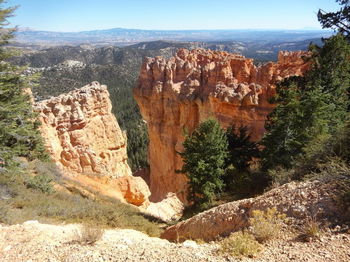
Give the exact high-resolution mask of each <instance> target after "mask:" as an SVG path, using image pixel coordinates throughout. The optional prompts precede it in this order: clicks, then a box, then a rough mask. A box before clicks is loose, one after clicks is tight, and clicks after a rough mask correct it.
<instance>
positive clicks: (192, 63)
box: [134, 49, 308, 201]
mask: <svg viewBox="0 0 350 262" xmlns="http://www.w3.org/2000/svg"><path fill="white" fill-rule="evenodd" d="M305 55H307V53H306V52H292V53H291V52H280V54H279V57H278V62H277V63H273V62H270V63H267V64H265V65H263V66H261V67H256V66H255V65H254V64H253V60H252V59H247V58H244V57H243V56H240V55H237V54H230V53H227V52H216V51H209V50H202V49H197V50H192V51H188V50H186V49H180V50H179V51H178V53H177V55H176V56H175V57H173V58H171V59H169V60H165V59H163V58H162V57H156V58H147V59H146V61H145V62H144V63H143V65H142V68H141V72H140V77H139V82H138V85H137V87H136V88H135V89H134V96H135V99H136V100H137V102H138V104H139V106H140V109H141V113H142V116H143V117H144V119H145V120H146V121H147V124H148V132H149V137H150V145H149V161H150V168H151V170H150V172H151V173H150V187H151V192H152V196H151V197H152V199H153V200H156V201H158V200H161V199H163V198H164V197H165V195H166V194H167V193H168V192H175V193H176V194H177V195H178V197H179V198H180V199H181V200H182V201H186V194H187V192H186V191H187V187H186V183H187V182H186V177H185V176H184V175H180V174H176V173H175V170H177V169H181V167H182V161H181V157H180V156H179V155H178V154H177V153H176V151H181V150H182V142H183V140H184V135H183V134H184V131H185V130H188V131H190V132H191V131H192V130H193V129H194V128H195V127H196V126H197V125H198V124H199V123H200V122H201V121H203V120H205V119H207V118H208V117H211V116H214V117H216V118H217V119H218V120H219V122H220V123H221V125H222V126H224V127H227V126H229V125H231V124H233V123H235V124H236V125H245V126H247V127H248V128H249V130H250V132H251V133H252V137H253V139H255V140H258V139H259V138H261V136H262V134H263V132H264V122H265V119H266V116H267V114H268V113H269V112H271V110H272V108H273V105H271V104H270V103H269V102H268V99H269V98H270V97H271V96H272V95H273V94H274V88H275V87H274V84H275V83H276V82H277V81H279V80H282V79H283V78H286V77H288V76H293V75H302V74H303V73H304V72H305V71H306V70H307V69H308V64H307V63H306V62H304V60H303V59H302V57H303V56H305Z"/></svg>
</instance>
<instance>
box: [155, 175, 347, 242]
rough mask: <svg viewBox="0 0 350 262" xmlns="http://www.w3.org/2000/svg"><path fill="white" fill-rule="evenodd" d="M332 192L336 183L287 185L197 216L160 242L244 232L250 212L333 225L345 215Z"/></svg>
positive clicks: (209, 239) (169, 229)
mask: <svg viewBox="0 0 350 262" xmlns="http://www.w3.org/2000/svg"><path fill="white" fill-rule="evenodd" d="M334 192H336V183H324V182H320V181H309V182H301V183H297V182H291V183H289V184H285V185H283V186H281V187H278V188H275V189H272V190H270V191H269V192H267V193H265V194H263V195H261V196H258V197H256V198H249V199H243V200H239V201H234V202H230V203H227V204H223V205H220V206H218V207H214V208H212V209H209V210H207V211H205V212H203V213H200V214H197V215H195V216H194V217H192V218H189V219H187V220H184V221H181V222H179V223H178V224H176V225H174V226H171V227H169V228H167V229H166V230H165V232H164V233H163V234H162V238H165V239H168V240H172V241H184V240H186V239H203V240H206V241H211V240H214V239H217V238H218V237H219V236H227V235H229V234H230V233H232V232H235V231H238V230H242V229H243V228H245V227H246V226H247V225H248V219H249V217H250V216H251V213H252V211H253V210H266V209H267V208H273V207H275V208H277V210H278V211H280V212H282V213H284V214H286V215H287V216H288V217H289V218H290V219H294V220H295V222H294V224H295V223H301V224H302V223H305V221H307V219H309V218H310V217H317V219H318V220H320V221H322V220H323V219H324V220H325V221H327V222H333V223H334V222H337V219H339V218H341V217H342V216H344V215H345V214H344V213H345V211H344V210H341V208H340V207H339V205H338V203H337V200H336V199H337V198H336V196H335V194H334Z"/></svg>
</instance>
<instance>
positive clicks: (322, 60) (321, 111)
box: [262, 34, 350, 170]
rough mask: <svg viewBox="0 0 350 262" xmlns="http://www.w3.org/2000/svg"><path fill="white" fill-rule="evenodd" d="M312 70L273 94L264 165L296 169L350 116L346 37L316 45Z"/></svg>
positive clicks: (348, 51) (265, 137) (349, 80)
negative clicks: (297, 161) (296, 163)
mask: <svg viewBox="0 0 350 262" xmlns="http://www.w3.org/2000/svg"><path fill="white" fill-rule="evenodd" d="M311 51H312V52H313V55H312V68H311V69H310V71H309V72H308V73H307V74H306V75H305V77H294V78H291V79H287V80H286V81H284V82H283V83H281V84H280V85H278V87H277V89H276V91H277V95H276V97H275V98H273V101H272V102H274V103H277V104H278V105H277V107H276V108H275V109H274V110H273V112H272V113H271V114H270V115H269V116H268V118H267V121H266V125H265V128H266V131H267V132H266V134H265V135H264V138H263V140H262V145H263V146H264V150H263V159H262V166H263V169H264V170H266V169H269V168H273V167H276V166H282V167H285V168H291V167H292V166H293V162H294V160H295V159H297V158H299V157H300V156H302V155H303V154H304V152H305V150H307V147H308V146H309V145H312V144H313V143H315V141H320V140H324V139H326V138H327V137H329V136H332V135H334V134H335V133H336V131H337V130H338V129H339V128H341V127H342V126H343V125H344V123H345V121H346V119H347V116H348V107H349V94H348V92H349V86H350V60H349V57H350V46H349V44H348V42H347V41H346V40H345V38H344V37H343V36H342V35H340V34H339V35H336V36H334V37H331V38H329V39H327V40H325V42H324V46H323V47H322V48H319V47H315V46H313V47H311Z"/></svg>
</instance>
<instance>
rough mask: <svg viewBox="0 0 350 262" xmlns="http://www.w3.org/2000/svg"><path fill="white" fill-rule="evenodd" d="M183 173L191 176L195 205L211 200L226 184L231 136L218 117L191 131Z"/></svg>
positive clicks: (183, 155)
mask: <svg viewBox="0 0 350 262" xmlns="http://www.w3.org/2000/svg"><path fill="white" fill-rule="evenodd" d="M183 145H184V152H183V153H179V154H180V155H181V156H182V158H183V161H184V165H183V167H182V170H181V171H180V172H181V173H185V174H187V176H188V179H189V182H188V184H189V190H190V193H189V200H190V201H193V202H194V204H195V205H200V206H202V207H203V206H205V205H206V204H210V203H211V202H212V201H213V199H214V197H215V194H216V193H218V192H220V191H221V189H222V188H223V186H224V184H223V180H222V176H223V175H224V164H225V158H226V156H227V140H226V136H225V133H224V131H223V130H222V129H221V127H220V125H219V123H218V122H217V121H216V120H214V119H209V120H207V121H205V122H202V123H201V124H200V125H199V126H198V127H197V128H196V130H195V131H194V132H193V133H192V134H191V135H187V136H186V139H185V141H184V143H183Z"/></svg>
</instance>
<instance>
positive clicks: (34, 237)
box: [0, 221, 350, 262]
mask: <svg viewBox="0 0 350 262" xmlns="http://www.w3.org/2000/svg"><path fill="white" fill-rule="evenodd" d="M79 230H80V226H79V225H77V224H69V225H48V224H40V223H39V222H37V221H27V222H25V223H23V224H18V225H12V226H7V225H1V226H0V260H1V261H3V262H5V261H8V262H10V261H11V262H13V261H16V262H17V261H27V262H29V261H51V262H56V261H67V262H68V261H241V260H240V259H238V258H234V257H230V256H225V255H220V254H219V253H218V249H219V245H218V243H217V242H210V243H203V244H200V243H196V242H194V241H189V240H187V241H185V242H183V243H172V242H169V241H167V240H164V239H160V238H154V237H149V236H147V235H145V234H143V233H141V232H138V231H135V230H129V229H114V230H105V231H104V234H103V236H102V238H101V239H100V240H99V241H97V242H96V243H95V244H94V245H82V244H79V243H77V242H75V241H74V240H75V239H76V237H77V232H79ZM349 247H350V235H349V234H348V233H344V232H343V233H341V232H340V231H339V230H338V231H337V229H335V230H328V231H325V232H324V233H323V234H322V236H321V238H320V239H318V240H314V241H312V242H300V241H298V240H296V239H295V234H293V233H291V232H289V233H286V234H283V237H281V238H280V239H277V240H274V241H272V242H269V243H268V244H266V245H265V248H264V251H263V252H262V253H261V254H260V255H259V256H258V257H256V258H245V259H243V261H261V262H263V261H264V262H267V261H276V262H277V261H278V262H282V261H334V262H341V261H344V262H345V261H349V260H350V248H349Z"/></svg>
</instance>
